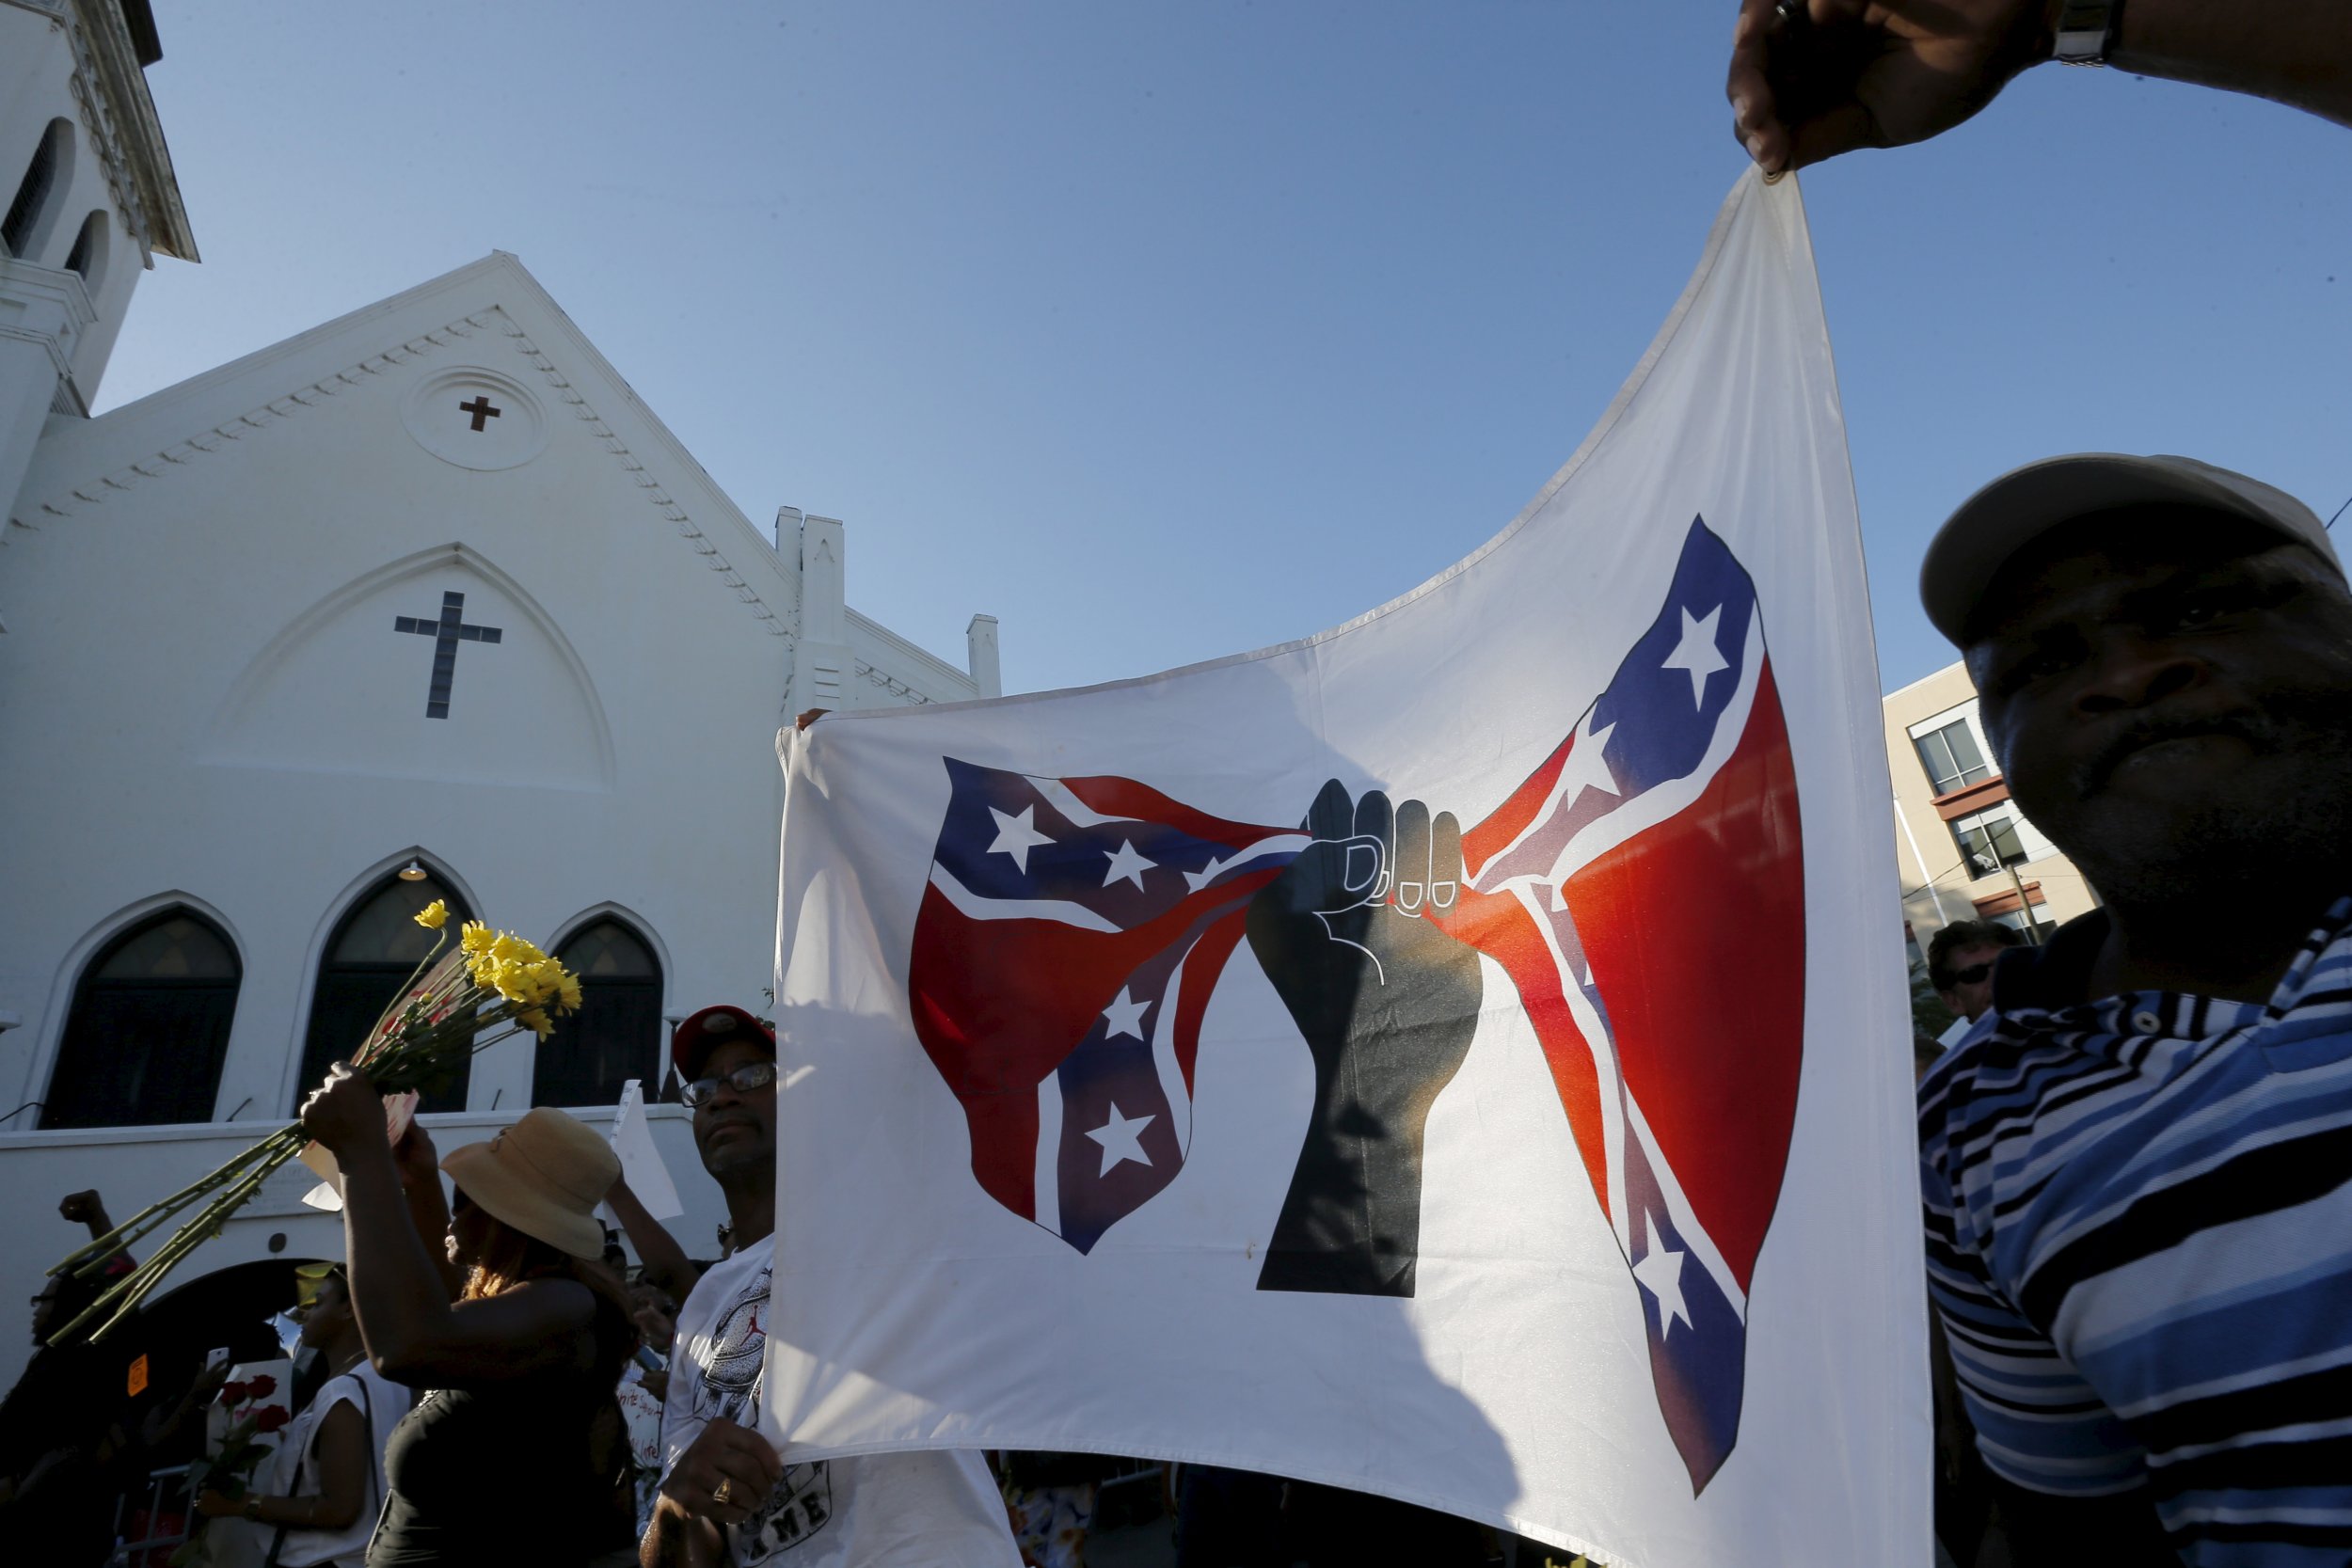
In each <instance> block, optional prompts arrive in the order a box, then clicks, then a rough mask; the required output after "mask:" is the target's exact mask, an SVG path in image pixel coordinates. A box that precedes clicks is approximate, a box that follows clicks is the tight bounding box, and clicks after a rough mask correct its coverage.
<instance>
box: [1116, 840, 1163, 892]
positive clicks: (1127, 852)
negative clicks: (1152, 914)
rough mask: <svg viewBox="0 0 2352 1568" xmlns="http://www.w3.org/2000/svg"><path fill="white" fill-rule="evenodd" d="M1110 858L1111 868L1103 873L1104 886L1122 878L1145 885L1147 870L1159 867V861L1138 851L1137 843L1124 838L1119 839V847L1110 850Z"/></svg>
mask: <svg viewBox="0 0 2352 1568" xmlns="http://www.w3.org/2000/svg"><path fill="white" fill-rule="evenodd" d="M1109 859H1110V863H1111V868H1110V869H1109V870H1108V871H1105V872H1104V873H1103V885H1104V887H1108V886H1110V885H1111V884H1112V883H1113V882H1116V881H1120V880H1121V879H1124V880H1126V881H1130V882H1133V883H1135V884H1136V886H1137V887H1141V886H1142V885H1143V874H1144V873H1145V872H1147V871H1156V870H1158V869H1159V863H1158V862H1157V861H1154V860H1152V859H1151V858H1150V857H1148V856H1146V855H1143V854H1140V853H1138V852H1137V851H1136V847H1135V845H1134V844H1132V843H1131V842H1129V841H1128V840H1126V839H1123V838H1122V839H1120V841H1119V847H1118V848H1117V849H1115V850H1113V851H1111V852H1110V855H1109Z"/></svg>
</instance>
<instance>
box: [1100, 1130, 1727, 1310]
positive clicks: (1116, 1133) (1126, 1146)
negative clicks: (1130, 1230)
mask: <svg viewBox="0 0 2352 1568" xmlns="http://www.w3.org/2000/svg"><path fill="white" fill-rule="evenodd" d="M1158 1119H1159V1118H1158V1117H1156V1116H1143V1117H1123V1116H1120V1114H1119V1101H1116V1100H1114V1101H1111V1119H1110V1120H1108V1121H1106V1122H1104V1124H1103V1125H1102V1126H1100V1127H1098V1128H1096V1129H1095V1130H1094V1131H1093V1132H1089V1133H1088V1134H1087V1136H1088V1137H1089V1138H1092V1139H1093V1140H1094V1141H1095V1142H1096V1143H1098V1144H1101V1145H1102V1146H1103V1168H1102V1169H1101V1170H1099V1171H1097V1172H1095V1174H1096V1175H1097V1176H1108V1175H1109V1174H1110V1173H1111V1167H1112V1166H1113V1165H1115V1164H1119V1163H1120V1161H1121V1160H1133V1161H1134V1162H1135V1163H1136V1164H1138V1165H1148V1164H1151V1163H1152V1156H1150V1155H1149V1154H1146V1153H1145V1152H1144V1151H1143V1130H1144V1129H1145V1128H1147V1127H1149V1126H1151V1125H1152V1123H1153V1122H1154V1121H1157V1120H1158ZM1675 1299H1676V1301H1677V1305H1678V1304H1679V1303H1680V1301H1681V1298H1680V1297H1679V1296H1677V1297H1676V1298H1675Z"/></svg>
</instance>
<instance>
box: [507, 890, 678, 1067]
mask: <svg viewBox="0 0 2352 1568" xmlns="http://www.w3.org/2000/svg"><path fill="white" fill-rule="evenodd" d="M556 957H557V958H562V959H563V960H564V968H566V969H568V970H570V971H571V972H572V973H573V974H577V975H579V976H580V1010H579V1011H578V1012H576V1013H573V1014H571V1015H570V1016H569V1017H567V1018H559V1019H557V1020H556V1021H555V1033H554V1034H552V1035H549V1036H548V1037H547V1038H546V1039H545V1040H542V1041H541V1042H540V1044H539V1054H538V1059H537V1061H536V1062H535V1063H534V1064H533V1066H532V1070H531V1102H532V1104H533V1105H611V1104H614V1103H616V1102H618V1101H619V1100H620V1098H621V1086H622V1085H624V1084H626V1083H628V1081H629V1080H630V1079H632V1078H642V1079H645V1080H647V1081H648V1082H649V1083H658V1081H659V1080H660V1062H661V964H660V960H659V959H657V958H655V957H654V956H653V950H652V949H651V948H649V947H648V946H646V944H645V942H644V940H643V939H641V938H640V937H639V936H638V935H637V934H636V933H635V932H634V931H631V930H630V929H629V928H628V927H626V926H624V925H622V924H621V923H620V922H619V921H617V920H612V919H605V920H599V921H596V922H595V923H594V924H593V925H590V926H586V927H582V928H581V929H580V930H579V931H577V932H575V933H574V934H573V935H572V938H571V940H570V941H568V942H564V945H563V946H562V947H560V948H558V949H557V950H556Z"/></svg>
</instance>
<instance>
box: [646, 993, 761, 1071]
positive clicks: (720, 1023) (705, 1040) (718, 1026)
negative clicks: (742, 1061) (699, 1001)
mask: <svg viewBox="0 0 2352 1568" xmlns="http://www.w3.org/2000/svg"><path fill="white" fill-rule="evenodd" d="M736 1039H745V1040H754V1041H756V1042H757V1043H759V1044H761V1045H764V1046H766V1047H767V1048H768V1054H769V1055H770V1057H771V1058H772V1057H773V1056H774V1055H775V1053H776V1031H775V1029H774V1028H773V1027H772V1026H771V1025H770V1024H767V1023H763V1022H760V1021H759V1020H758V1019H757V1018H755V1017H754V1016H753V1015H752V1014H750V1013H747V1012H745V1011H744V1010H743V1009H742V1008H740V1007H738V1006H730V1005H729V1004H727V1003H724V1002H722V1003H720V1004H719V1005H718V1006H715V1007H705V1008H704V1009H703V1010H702V1011H701V1012H698V1013H695V1014H694V1015H692V1016H691V1017H690V1018H688V1019H686V1020H685V1021H684V1022H681V1023H679V1025H678V1026H677V1027H676V1028H675V1030H673V1031H671V1034H670V1061H671V1063H672V1064H673V1065H674V1066H675V1067H676V1069H677V1070H678V1076H679V1077H681V1078H684V1079H686V1080H687V1081H688V1082H690V1083H691V1082H692V1081H693V1078H694V1075H695V1074H696V1073H698V1072H700V1071H702V1069H703V1059H704V1058H705V1057H707V1056H708V1055H709V1054H710V1053H712V1052H713V1051H716V1050H718V1049H719V1047H721V1046H723V1045H724V1044H726V1043H727V1042H728V1041H729V1040H736Z"/></svg>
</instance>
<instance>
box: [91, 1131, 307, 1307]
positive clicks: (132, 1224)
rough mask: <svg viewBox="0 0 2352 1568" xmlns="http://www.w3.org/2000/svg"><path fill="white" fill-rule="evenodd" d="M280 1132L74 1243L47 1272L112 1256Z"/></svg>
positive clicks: (219, 1180) (207, 1189)
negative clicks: (88, 1239)
mask: <svg viewBox="0 0 2352 1568" xmlns="http://www.w3.org/2000/svg"><path fill="white" fill-rule="evenodd" d="M282 1135H283V1134H282V1133H278V1134H273V1135H272V1137H270V1138H264V1139H263V1140H262V1142H260V1143H258V1144H254V1145H252V1146H251V1147H250V1148H246V1149H244V1150H242V1151H240V1152H239V1153H238V1154H237V1155H235V1156H234V1157H233V1158H231V1159H230V1161H228V1163H226V1164H221V1165H218V1166H215V1168H214V1169H213V1170H211V1171H210V1172H208V1173H206V1174H205V1175H203V1176H200V1177H199V1178H197V1180H195V1181H194V1182H192V1183H190V1184H189V1185H188V1186H185V1187H183V1188H182V1189H180V1191H178V1192H176V1193H174V1194H172V1195H171V1196H169V1197H167V1198H165V1199H164V1200H163V1201H162V1202H160V1203H151V1204H149V1205H148V1206H147V1207H146V1208H144V1209H142V1210H140V1211H139V1212H137V1213H135V1214H134V1215H132V1216H131V1217H130V1218H129V1219H127V1220H125V1221H123V1222H122V1223H121V1224H120V1225H118V1226H116V1227H114V1228H113V1229H112V1230H109V1231H107V1232H106V1234H104V1235H103V1236H101V1237H99V1238H98V1239H97V1240H96V1241H93V1242H91V1243H89V1244H87V1246H81V1247H77V1248H75V1249H74V1250H73V1251H72V1252H71V1253H69V1254H67V1256H66V1258H65V1260H64V1261H62V1262H60V1263H57V1264H56V1265H55V1266H53V1267H52V1268H51V1269H50V1271H49V1272H50V1273H51V1274H63V1273H65V1272H66V1271H67V1270H68V1269H71V1268H72V1267H73V1266H74V1265H75V1264H76V1263H80V1262H83V1261H85V1260H86V1259H89V1258H91V1257H92V1256H96V1257H98V1259H99V1260H100V1261H102V1262H103V1260H104V1259H107V1258H111V1257H113V1256H114V1255H115V1254H116V1253H118V1252H120V1251H121V1250H122V1249H123V1248H124V1247H126V1246H128V1245H130V1243H133V1242H135V1241H136V1240H138V1239H139V1237H141V1236H144V1235H145V1234H147V1232H149V1231H150V1230H152V1229H154V1228H155V1227H156V1226H157V1225H160V1224H161V1223H162V1222H163V1221H164V1220H166V1219H168V1218H170V1217H171V1216H172V1215H173V1214H175V1213H177V1212H180V1211H181V1210H183V1209H184V1208H186V1207H187V1206H188V1205H189V1204H191V1203H194V1202H195V1201H196V1200H197V1199H198V1198H199V1197H201V1196H204V1195H205V1194H206V1193H208V1192H210V1191H211V1190H212V1189H213V1188H215V1187H216V1186H218V1185H220V1184H221V1183H222V1182H224V1181H226V1180H229V1179H230V1177H231V1176H233V1175H234V1174H235V1173H236V1172H237V1171H239V1170H240V1169H242V1168H244V1166H245V1165H246V1164H248V1163H249V1162H251V1161H252V1160H253V1159H255V1158H256V1157H257V1156H259V1155H261V1154H262V1152H264V1151H265V1150H266V1149H267V1148H269V1147H270V1144H271V1143H272V1142H273V1141H274V1140H275V1138H276V1137H278V1136H282Z"/></svg>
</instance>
